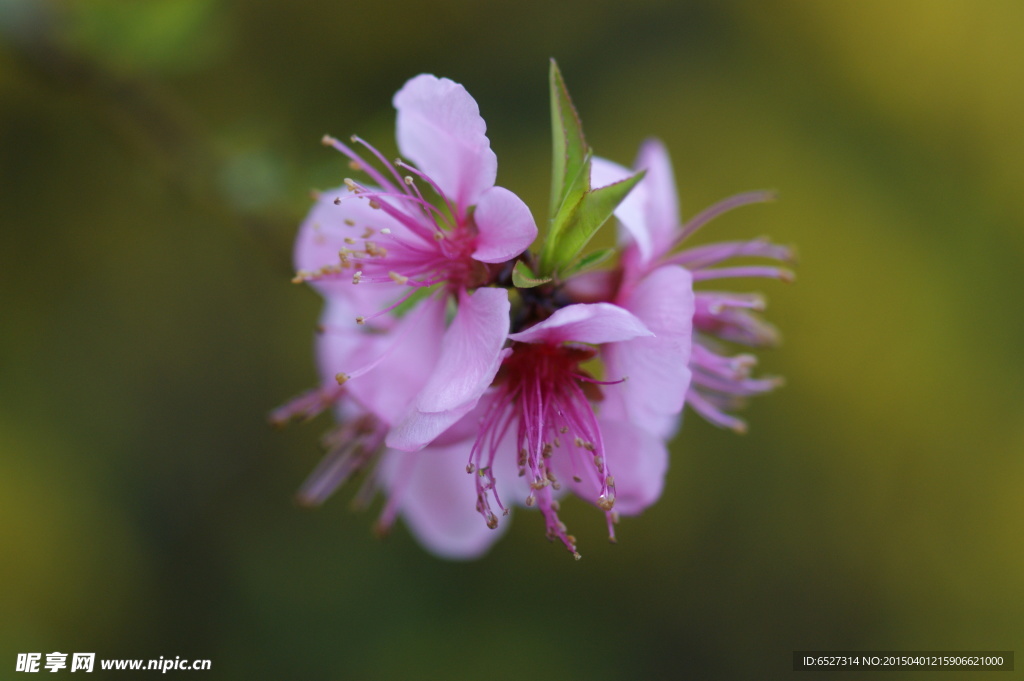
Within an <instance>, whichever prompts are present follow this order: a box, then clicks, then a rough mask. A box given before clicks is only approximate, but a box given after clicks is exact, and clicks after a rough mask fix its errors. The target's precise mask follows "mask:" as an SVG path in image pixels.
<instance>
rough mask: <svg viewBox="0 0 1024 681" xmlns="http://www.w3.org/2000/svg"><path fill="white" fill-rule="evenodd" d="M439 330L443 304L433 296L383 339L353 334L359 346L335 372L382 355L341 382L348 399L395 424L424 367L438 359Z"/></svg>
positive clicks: (426, 372)
mask: <svg viewBox="0 0 1024 681" xmlns="http://www.w3.org/2000/svg"><path fill="white" fill-rule="evenodd" d="M444 324H445V298H444V296H435V297H434V298H430V299H428V300H426V301H424V302H423V303H422V304H421V305H420V306H419V307H417V308H416V309H414V310H412V311H410V312H409V313H408V314H407V315H406V316H405V317H403V318H402V319H401V320H400V321H399V322H398V324H396V325H395V327H394V328H393V329H392V330H391V331H389V332H388V333H386V334H370V333H359V336H360V340H361V346H360V347H359V348H358V351H357V352H355V353H354V354H353V357H352V358H351V360H350V363H349V364H348V365H347V366H345V367H343V368H341V369H338V370H337V371H341V372H346V373H347V372H350V371H354V370H356V369H358V368H359V367H361V366H365V365H367V364H369V363H371V362H373V361H374V360H376V359H377V358H378V357H380V355H381V354H382V353H384V352H387V353H388V355H387V358H386V359H384V360H383V361H382V362H381V363H380V364H378V365H377V366H376V367H374V368H373V369H372V370H370V371H368V372H367V373H366V374H364V375H362V376H359V377H357V378H353V379H352V380H350V381H349V382H347V383H346V384H345V387H346V388H347V389H348V391H349V394H351V395H352V397H353V398H354V399H355V400H356V401H357V402H358V403H359V404H361V405H362V406H363V407H364V408H365V409H367V410H369V411H371V412H373V414H375V415H376V416H377V418H379V419H380V420H381V421H383V422H384V423H387V424H389V425H390V424H394V423H397V422H398V421H399V420H400V419H401V418H402V417H403V416H404V415H405V413H406V411H408V409H409V405H410V404H411V403H412V400H413V398H415V397H416V395H417V394H419V392H420V391H421V390H422V389H423V386H424V384H426V382H427V379H429V378H430V367H432V366H434V363H435V362H436V361H437V358H438V356H439V355H440V354H441V340H442V338H443V336H444Z"/></svg>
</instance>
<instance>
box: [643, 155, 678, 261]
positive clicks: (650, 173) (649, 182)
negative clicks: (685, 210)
mask: <svg viewBox="0 0 1024 681" xmlns="http://www.w3.org/2000/svg"><path fill="white" fill-rule="evenodd" d="M636 169H637V170H646V171H647V174H646V175H644V180H643V181H644V184H645V185H646V186H647V192H646V196H645V197H644V199H645V201H644V207H643V208H644V223H645V224H646V226H647V232H648V234H649V238H650V240H651V245H652V248H653V256H654V257H657V256H660V255H664V254H665V253H666V252H667V251H668V249H669V247H670V246H671V244H672V240H673V238H675V236H676V234H677V233H678V232H679V225H680V222H679V197H678V195H677V193H676V178H675V175H674V174H673V172H672V159H670V158H669V156H668V151H667V150H666V149H665V146H664V145H663V144H662V143H661V142H660V141H658V140H653V139H652V140H648V141H647V142H645V143H644V144H643V146H642V147H640V154H639V155H638V156H637V159H636Z"/></svg>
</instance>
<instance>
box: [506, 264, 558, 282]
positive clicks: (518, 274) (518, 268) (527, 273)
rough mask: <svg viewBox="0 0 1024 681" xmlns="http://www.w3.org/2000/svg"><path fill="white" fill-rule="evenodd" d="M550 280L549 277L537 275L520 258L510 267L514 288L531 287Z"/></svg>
mask: <svg viewBox="0 0 1024 681" xmlns="http://www.w3.org/2000/svg"><path fill="white" fill-rule="evenodd" d="M549 281H551V277H538V276H537V275H536V274H534V273H533V270H531V269H530V266H529V265H527V264H526V263H525V262H523V261H522V260H520V261H519V262H517V263H516V264H515V267H513V268H512V283H513V284H515V286H516V288H533V287H535V286H540V285H541V284H546V283H548V282H549Z"/></svg>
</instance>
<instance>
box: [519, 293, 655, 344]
mask: <svg viewBox="0 0 1024 681" xmlns="http://www.w3.org/2000/svg"><path fill="white" fill-rule="evenodd" d="M653 335H654V334H653V333H651V331H650V329H648V328H647V327H646V326H644V323H643V322H642V321H640V320H639V319H637V318H636V317H635V316H633V314H632V313H630V312H628V311H626V310H624V309H623V308H621V307H619V306H618V305H613V304H611V303H579V304H576V305H569V306H566V307H563V308H561V309H559V310H556V311H555V313H554V314H553V315H551V316H550V317H548V318H547V319H545V320H544V321H542V322H540V323H538V324H535V325H533V326H531V327H530V328H528V329H527V330H526V331H520V332H519V333H513V334H509V338H510V339H512V340H514V341H519V342H520V343H549V344H552V345H557V344H559V343H564V342H566V341H576V342H579V343H594V344H600V343H615V342H617V341H624V340H629V339H631V338H638V337H640V336H653Z"/></svg>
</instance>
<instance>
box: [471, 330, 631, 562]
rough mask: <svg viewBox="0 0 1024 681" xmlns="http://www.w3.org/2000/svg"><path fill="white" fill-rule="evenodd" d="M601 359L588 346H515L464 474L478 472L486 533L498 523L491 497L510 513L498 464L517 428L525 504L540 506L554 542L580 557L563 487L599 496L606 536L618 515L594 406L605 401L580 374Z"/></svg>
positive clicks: (589, 379)
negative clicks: (500, 490) (499, 486)
mask: <svg viewBox="0 0 1024 681" xmlns="http://www.w3.org/2000/svg"><path fill="white" fill-rule="evenodd" d="M595 355H596V350H594V349H593V348H591V347H589V346H584V345H568V344H563V345H547V344H534V343H514V344H513V346H512V353H511V354H510V355H509V357H508V358H507V359H506V360H505V362H504V363H503V365H502V367H501V370H500V371H499V373H498V376H497V378H496V379H495V387H496V388H497V390H496V391H494V392H493V393H492V394H491V397H490V401H489V403H488V404H487V407H486V409H485V413H484V416H483V418H482V423H481V428H480V434H479V436H478V437H477V439H476V442H474V444H473V448H472V450H471V452H470V462H469V465H468V466H467V471H469V472H470V473H473V472H476V473H477V477H476V486H477V510H478V511H479V512H480V513H481V514H482V515H483V517H484V519H485V520H486V522H487V524H488V526H491V527H495V526H496V525H497V522H498V519H497V516H496V515H495V513H494V512H493V510H492V508H491V498H493V499H494V501H495V502H496V504H497V506H498V508H499V509H501V510H502V511H503V512H505V513H507V510H506V509H505V506H504V505H503V504H502V502H501V499H499V498H498V494H497V491H496V486H495V483H496V480H495V477H494V458H495V456H496V455H497V454H498V453H499V451H498V450H499V447H500V445H501V444H502V440H503V439H504V438H505V436H506V435H507V434H508V433H509V432H510V429H512V428H515V431H514V432H515V437H516V452H517V458H516V467H517V468H518V471H519V476H520V477H524V478H526V479H527V480H526V481H527V483H528V484H529V487H530V493H529V496H527V498H526V505H527V506H533V505H535V504H536V505H537V506H538V507H539V508H540V510H541V513H542V514H543V516H544V520H545V524H546V525H547V532H548V538H549V539H552V540H554V539H556V538H557V539H559V540H561V542H562V543H563V544H564V545H565V547H566V548H567V549H568V550H569V551H570V552H571V553H572V554H573V555H574V556H576V557H577V558H578V557H579V553H578V552H577V551H576V538H575V537H573V536H572V535H571V534H567V533H566V527H565V524H564V523H562V522H561V521H560V520H559V518H558V510H559V509H558V501H557V499H556V496H557V492H559V491H560V490H561V488H562V483H563V482H564V481H563V480H561V479H559V475H562V476H571V478H572V482H573V483H574V484H577V485H583V486H584V488H593V489H598V490H600V491H599V494H598V497H597V500H596V502H597V505H598V506H599V507H600V508H601V509H602V510H604V511H605V514H606V516H607V518H608V523H609V533H610V534H611V536H612V538H614V531H613V528H612V525H613V523H614V521H615V514H614V513H613V512H612V506H613V505H614V503H615V481H614V479H613V478H612V476H611V475H610V473H609V470H608V465H607V463H606V461H605V456H604V444H603V442H602V440H601V431H600V428H599V426H598V423H597V419H596V417H595V415H594V409H593V406H592V404H591V403H592V401H598V400H600V398H601V394H600V389H599V388H598V387H597V386H598V384H599V382H598V381H595V379H593V378H592V377H590V376H589V375H588V374H587V373H586V372H585V371H583V370H582V369H581V368H580V364H581V363H582V362H585V361H586V360H588V359H591V358H593V357H594V356H595Z"/></svg>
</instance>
